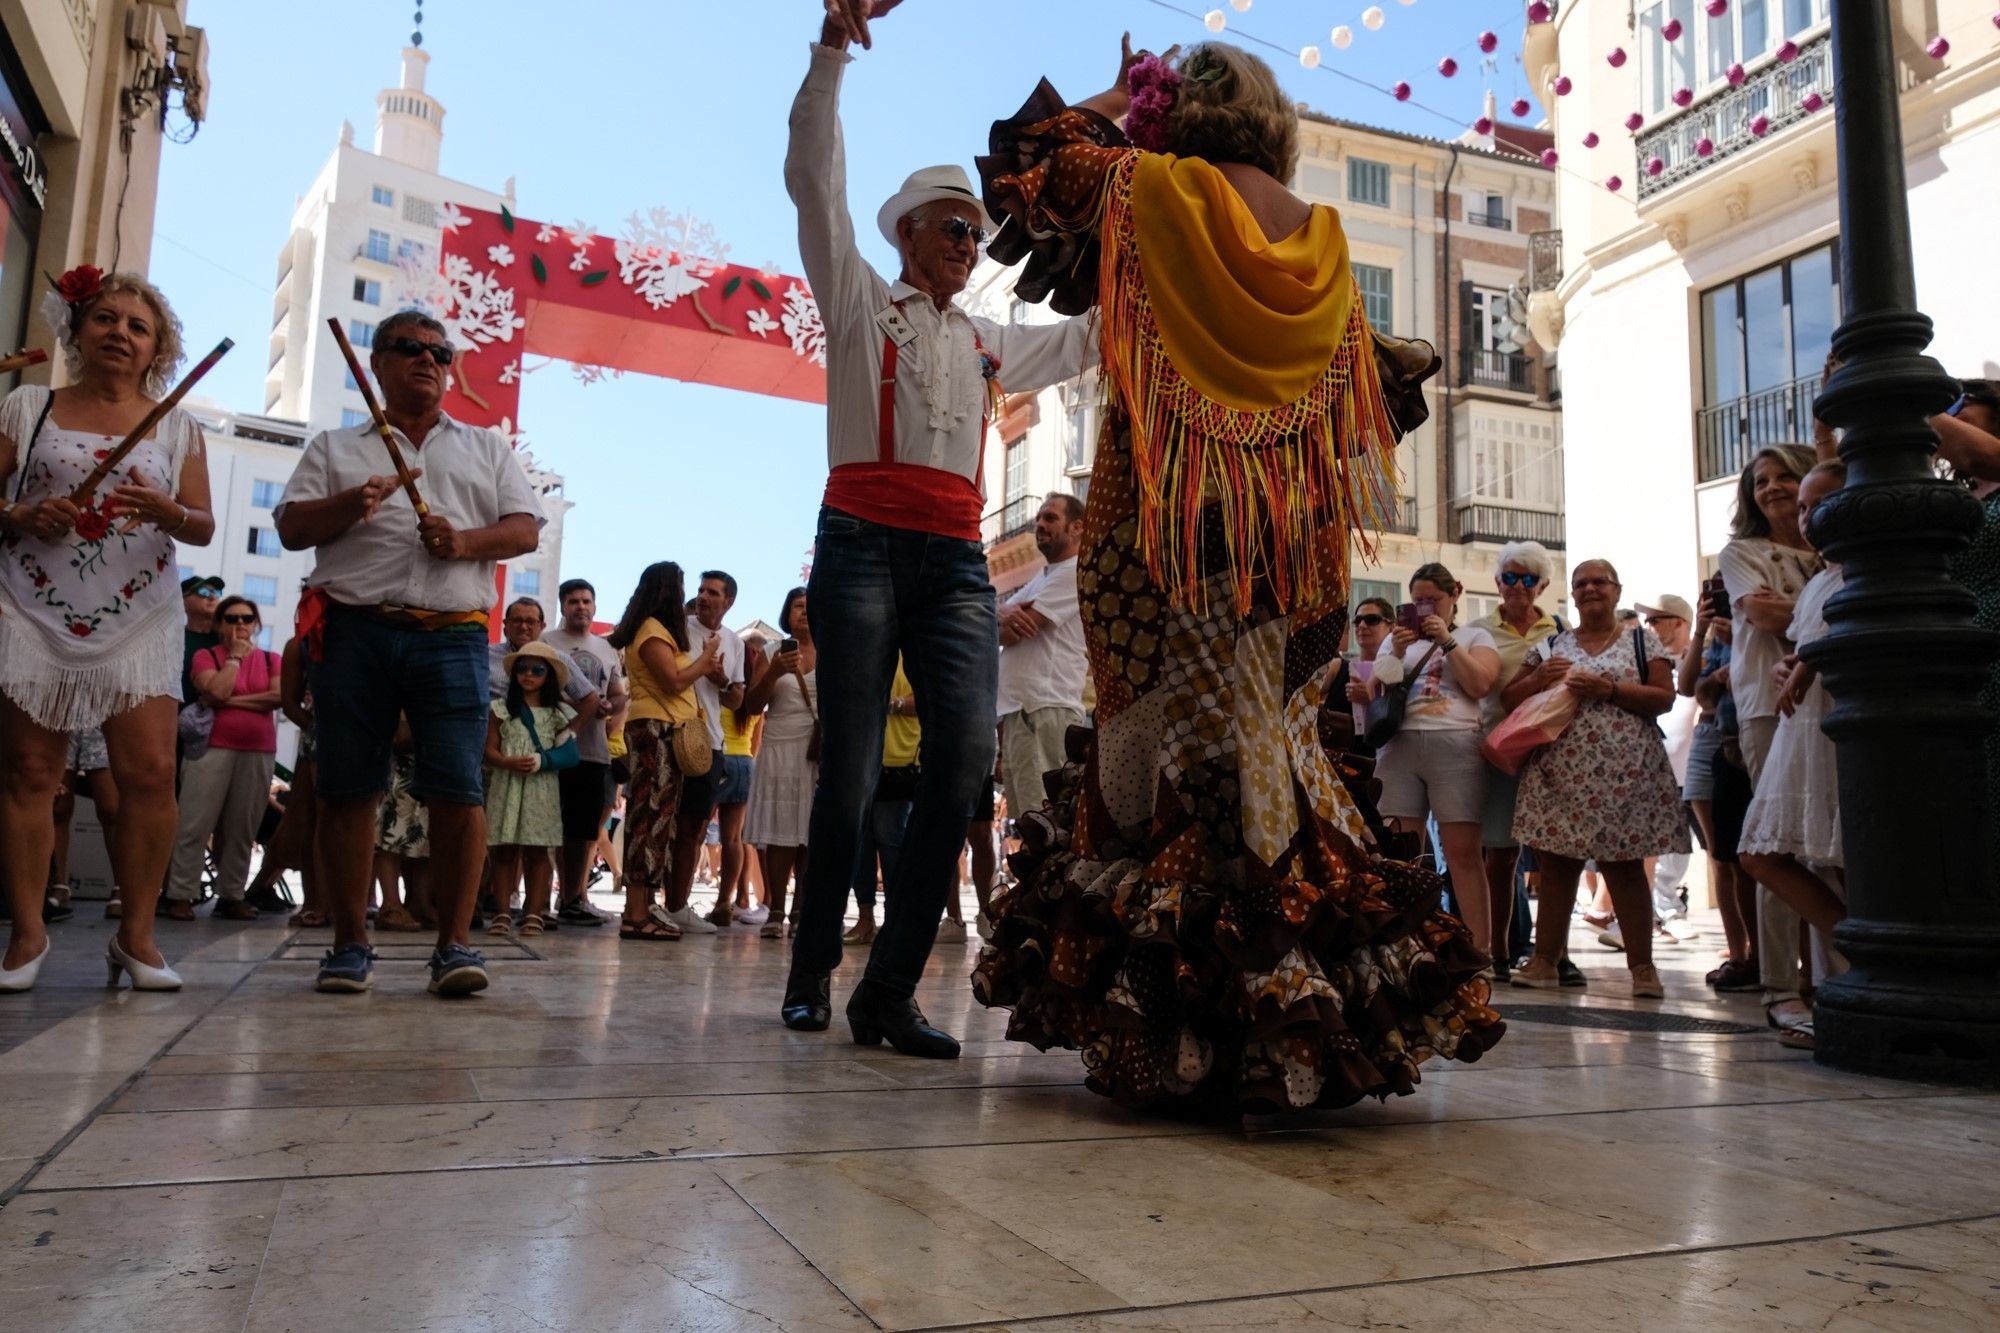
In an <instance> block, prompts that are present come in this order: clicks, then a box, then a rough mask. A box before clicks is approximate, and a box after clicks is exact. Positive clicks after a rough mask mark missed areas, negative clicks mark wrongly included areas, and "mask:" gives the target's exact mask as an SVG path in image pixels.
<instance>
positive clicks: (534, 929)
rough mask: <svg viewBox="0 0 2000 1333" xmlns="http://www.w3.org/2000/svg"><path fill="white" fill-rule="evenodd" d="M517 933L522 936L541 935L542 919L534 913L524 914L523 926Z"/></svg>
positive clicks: (522, 917)
mask: <svg viewBox="0 0 2000 1333" xmlns="http://www.w3.org/2000/svg"><path fill="white" fill-rule="evenodd" d="M517 933H519V934H522V935H539V934H541V933H542V918H541V917H540V916H538V915H536V914H535V913H533V912H523V913H522V914H521V925H520V928H519V930H518V932H517Z"/></svg>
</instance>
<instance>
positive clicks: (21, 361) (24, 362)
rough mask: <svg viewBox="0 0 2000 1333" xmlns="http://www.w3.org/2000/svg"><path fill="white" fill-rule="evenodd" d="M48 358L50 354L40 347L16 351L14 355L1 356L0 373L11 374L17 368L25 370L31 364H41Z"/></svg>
mask: <svg viewBox="0 0 2000 1333" xmlns="http://www.w3.org/2000/svg"><path fill="white" fill-rule="evenodd" d="M48 359H49V354H48V353H47V352H44V351H43V350H42V349H41V348H39V347H29V348H26V349H25V350H23V351H19V352H16V353H14V355H12V356H0V375H6V374H10V373H12V372H13V371H16V370H25V369H27V368H28V367H29V366H39V365H40V364H42V362H44V361H46V360H48Z"/></svg>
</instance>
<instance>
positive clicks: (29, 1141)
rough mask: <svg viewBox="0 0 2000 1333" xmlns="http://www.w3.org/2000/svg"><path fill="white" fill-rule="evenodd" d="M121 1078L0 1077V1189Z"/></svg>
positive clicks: (91, 1075) (89, 1111) (117, 1083)
mask: <svg viewBox="0 0 2000 1333" xmlns="http://www.w3.org/2000/svg"><path fill="white" fill-rule="evenodd" d="M125 1077H126V1076H125V1075H122V1074H4V1075H0V1190H4V1189H6V1188H7V1187H8V1186H10V1185H12V1184H13V1183H14V1182H15V1181H16V1180H18V1179H19V1178H20V1177H21V1176H22V1175H23V1174H25V1173H26V1172H27V1170H28V1168H29V1167H30V1166H31V1165H32V1164H33V1162H34V1159H35V1158H37V1157H40V1156H41V1155H42V1154H43V1153H45V1152H47V1151H48V1150H49V1149H51V1148H53V1147H55V1146H56V1144H57V1143H59V1142H60V1141H61V1140H62V1137H63V1135H65V1134H67V1133H69V1132H70V1130H72V1129H74V1128H75V1127H76V1126H77V1125H78V1124H80V1123H82V1121H83V1119H84V1117H85V1116H87V1115H89V1114H90V1113H91V1111H92V1110H94V1109H95V1108H96V1107H97V1105H98V1104H99V1103H100V1102H102V1101H103V1100H104V1099H105V1098H106V1097H108V1096H110V1095H111V1094H112V1093H113V1092H115V1091H116V1090H117V1088H118V1085H119V1084H120V1083H122V1082H124V1081H125Z"/></svg>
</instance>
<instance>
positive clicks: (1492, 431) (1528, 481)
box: [1464, 412, 1562, 510]
mask: <svg viewBox="0 0 2000 1333" xmlns="http://www.w3.org/2000/svg"><path fill="white" fill-rule="evenodd" d="M1471 417H1472V420H1471V425H1470V430H1469V432H1468V440H1467V450H1466V451H1467V454H1468V455H1469V456H1468V458H1467V459H1466V464H1467V466H1466V470H1465V473H1464V481H1465V486H1466V493H1467V495H1468V496H1469V498H1471V499H1475V500H1488V501H1493V502H1495V503H1499V504H1507V505H1514V506H1516V507H1518V508H1523V509H1545V510H1555V509H1558V508H1560V507H1561V506H1562V448H1561V446H1560V445H1558V444H1557V442H1556V427H1555V418H1554V416H1550V417H1549V419H1548V420H1547V421H1536V420H1526V419H1522V418H1520V417H1514V416H1501V415H1498V414H1493V413H1486V412H1474V413H1472V414H1471Z"/></svg>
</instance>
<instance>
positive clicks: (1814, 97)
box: [1799, 93, 1826, 115]
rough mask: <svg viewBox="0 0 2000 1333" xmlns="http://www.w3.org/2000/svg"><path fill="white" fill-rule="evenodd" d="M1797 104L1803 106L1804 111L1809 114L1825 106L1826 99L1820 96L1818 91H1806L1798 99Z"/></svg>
mask: <svg viewBox="0 0 2000 1333" xmlns="http://www.w3.org/2000/svg"><path fill="white" fill-rule="evenodd" d="M1799 105H1800V106H1802V107H1804V108H1805V109H1806V113H1807V114H1808V115H1810V114H1811V113H1813V112H1815V111H1817V110H1819V109H1820V108H1821V107H1823V106H1825V105H1826V99H1825V98H1824V97H1821V96H1820V95H1819V94H1818V93H1807V94H1806V95H1805V96H1804V97H1802V98H1800V99H1799Z"/></svg>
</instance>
